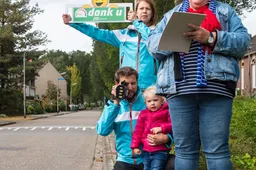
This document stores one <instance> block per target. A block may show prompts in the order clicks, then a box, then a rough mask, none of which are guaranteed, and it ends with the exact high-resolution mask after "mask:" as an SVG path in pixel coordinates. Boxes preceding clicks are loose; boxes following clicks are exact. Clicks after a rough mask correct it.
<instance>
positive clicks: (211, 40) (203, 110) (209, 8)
mask: <svg viewBox="0 0 256 170" xmlns="http://www.w3.org/2000/svg"><path fill="white" fill-rule="evenodd" d="M176 11H179V12H190V13H202V14H206V19H205V20H204V21H203V23H202V25H201V26H196V25H192V24H189V26H190V27H191V28H192V29H193V31H191V32H186V33H184V36H185V37H186V38H188V39H191V40H192V43H191V46H190V51H189V53H188V54H184V53H179V52H174V51H161V50H159V49H158V45H159V40H160V37H161V35H162V33H163V30H164V28H165V27H166V24H167V22H168V19H169V18H170V17H171V15H172V14H173V12H176ZM174 41H175V40H174ZM249 43H250V36H249V34H248V32H247V29H246V28H245V27H244V26H243V24H242V22H241V20H240V18H239V17H238V16H237V14H236V13H235V10H234V9H233V8H232V7H230V6H229V5H228V4H225V3H221V2H217V1H216V0H210V1H209V0H184V1H183V2H182V4H180V5H177V6H176V7H175V8H174V9H172V10H170V11H169V12H167V13H166V14H165V16H164V18H163V19H162V21H161V22H160V23H159V24H158V25H157V26H156V29H154V30H153V31H152V32H151V33H150V34H149V37H148V40H147V46H148V49H149V51H150V52H151V54H152V55H153V56H154V57H155V58H156V59H158V60H159V61H160V66H159V71H158V77H157V84H156V86H157V92H158V93H161V94H163V95H166V97H167V101H168V104H169V108H170V110H171V112H170V113H171V119H172V122H173V124H172V125H173V134H174V141H175V143H176V146H175V151H176V159H175V169H176V170H196V169H198V160H199V150H200V147H201V144H202V150H203V152H204V153H205V154H206V162H207V167H208V170H231V169H232V163H231V161H230V151H229V144H228V139H229V126H230V120H231V115H232V104H233V98H234V96H235V87H236V83H237V80H238V78H239V67H238V62H237V61H238V59H239V58H241V57H243V55H244V54H245V53H246V51H247V48H248V46H249ZM174 56H178V57H180V58H178V59H180V63H181V64H180V67H181V69H180V71H181V72H182V76H181V80H177V79H175V76H174V75H175V74H174V65H175V64H177V63H178V62H176V63H174ZM177 61H178V60H177ZM176 78H177V77H176Z"/></svg>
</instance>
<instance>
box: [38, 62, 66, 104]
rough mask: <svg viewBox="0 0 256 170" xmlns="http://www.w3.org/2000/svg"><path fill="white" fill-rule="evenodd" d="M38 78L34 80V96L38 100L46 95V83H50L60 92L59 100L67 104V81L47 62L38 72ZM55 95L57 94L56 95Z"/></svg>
mask: <svg viewBox="0 0 256 170" xmlns="http://www.w3.org/2000/svg"><path fill="white" fill-rule="evenodd" d="M38 75H39V76H38V77H36V79H35V87H36V95H37V96H39V98H41V97H42V95H44V94H45V93H46V90H47V82H48V81H52V82H53V83H54V84H55V85H56V86H58V85H59V86H58V87H59V89H60V90H61V93H60V99H61V100H64V101H65V103H67V100H68V95H67V81H66V80H65V79H64V78H63V77H62V76H61V74H60V73H59V72H58V71H57V70H56V69H55V68H54V66H53V65H52V64H51V63H50V62H48V63H47V64H45V65H44V66H43V68H41V70H39V71H38ZM56 95H57V94H56Z"/></svg>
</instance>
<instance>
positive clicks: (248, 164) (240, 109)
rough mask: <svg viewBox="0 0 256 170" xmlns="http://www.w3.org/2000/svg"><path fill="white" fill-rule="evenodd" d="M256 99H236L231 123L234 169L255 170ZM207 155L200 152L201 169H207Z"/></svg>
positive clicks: (238, 97) (230, 140)
mask: <svg viewBox="0 0 256 170" xmlns="http://www.w3.org/2000/svg"><path fill="white" fill-rule="evenodd" d="M255 124H256V100H255V99H253V98H246V97H243V96H237V97H236V98H235V99H234V104H233V115H232V120H231V125H230V139H229V143H230V151H231V155H232V158H231V160H232V162H233V169H234V170H255V169H256V165H255V161H256V160H255V159H256V158H255V157H256V126H255ZM204 158H205V156H204V155H203V154H202V152H201V153H200V164H199V167H200V168H199V169H206V163H205V159H204Z"/></svg>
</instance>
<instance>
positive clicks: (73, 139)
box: [0, 111, 100, 170]
mask: <svg viewBox="0 0 256 170" xmlns="http://www.w3.org/2000/svg"><path fill="white" fill-rule="evenodd" d="M99 116H100V111H80V112H76V113H72V114H66V115H61V116H54V117H49V118H46V119H38V120H33V121H28V122H24V123H18V124H14V125H9V126H2V127H0V154H1V159H0V169H1V170H71V169H74V170H89V169H92V165H93V160H94V155H95V147H96V143H97V142H96V141H97V139H98V137H97V134H96V131H95V125H96V122H97V120H98V118H99Z"/></svg>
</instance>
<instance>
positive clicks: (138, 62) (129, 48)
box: [62, 0, 158, 90]
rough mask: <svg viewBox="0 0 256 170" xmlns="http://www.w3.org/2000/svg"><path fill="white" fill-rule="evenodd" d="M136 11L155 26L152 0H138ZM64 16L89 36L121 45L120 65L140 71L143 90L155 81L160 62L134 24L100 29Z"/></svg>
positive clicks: (140, 83)
mask: <svg viewBox="0 0 256 170" xmlns="http://www.w3.org/2000/svg"><path fill="white" fill-rule="evenodd" d="M136 13H137V17H138V19H140V20H141V21H142V22H143V23H144V24H145V25H147V26H148V27H154V25H155V24H156V22H157V14H156V7H155V5H154V3H153V1H152V0H138V1H137V3H136ZM62 18H63V22H64V23H65V24H69V25H70V26H71V27H73V28H75V29H77V30H79V31H81V32H82V33H84V34H86V35H87V36H89V37H92V38H93V39H95V40H98V41H102V42H106V43H108V44H111V45H113V46H115V47H119V49H120V50H119V61H120V67H124V66H130V67H132V68H134V69H136V70H137V71H138V73H139V87H140V88H141V89H142V90H143V89H146V88H147V87H149V86H150V85H152V84H154V83H155V81H156V73H157V68H158V63H157V62H156V60H155V59H154V58H153V57H152V56H151V55H150V54H149V52H148V50H147V48H146V45H145V41H142V40H141V39H140V38H138V37H139V36H138V31H137V30H136V29H135V27H134V26H132V25H130V26H129V27H128V28H126V29H122V30H113V31H112V30H104V29H99V28H97V27H94V26H91V25H88V24H77V23H76V24H75V23H69V22H70V21H71V17H70V15H68V14H64V15H63V16H62ZM138 41H140V43H138ZM138 48H139V50H138Z"/></svg>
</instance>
